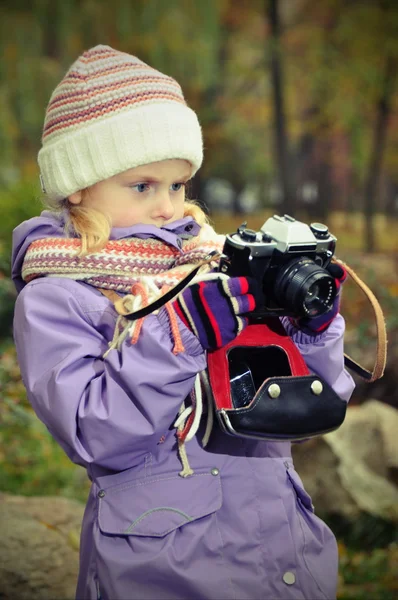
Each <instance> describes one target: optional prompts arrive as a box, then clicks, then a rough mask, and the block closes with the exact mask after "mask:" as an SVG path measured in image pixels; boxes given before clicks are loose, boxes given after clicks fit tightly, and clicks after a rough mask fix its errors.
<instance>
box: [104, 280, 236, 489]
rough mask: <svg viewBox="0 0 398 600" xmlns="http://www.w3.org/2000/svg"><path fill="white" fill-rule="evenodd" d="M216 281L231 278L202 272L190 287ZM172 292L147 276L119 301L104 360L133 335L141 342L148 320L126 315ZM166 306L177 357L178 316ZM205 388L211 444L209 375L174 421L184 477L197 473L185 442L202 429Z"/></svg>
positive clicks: (179, 345) (199, 379)
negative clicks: (127, 317) (131, 319)
mask: <svg viewBox="0 0 398 600" xmlns="http://www.w3.org/2000/svg"><path fill="white" fill-rule="evenodd" d="M214 279H228V276H227V275H224V274H223V273H218V272H215V273H201V274H198V275H196V277H195V278H194V279H193V280H192V282H191V283H190V285H192V283H196V282H198V281H210V280H214ZM169 289H170V286H167V285H164V286H163V287H162V288H161V290H159V288H158V287H157V286H156V285H155V283H154V282H153V281H152V279H150V278H146V277H144V276H143V277H141V281H140V282H137V283H135V284H134V285H133V286H132V288H131V293H130V294H127V295H126V296H124V297H120V298H119V299H118V300H117V301H116V302H115V308H116V310H117V312H118V313H119V316H118V318H117V320H116V325H115V331H114V334H113V338H112V341H111V342H109V348H108V350H107V351H106V352H105V354H104V356H103V357H104V358H106V356H107V355H108V354H109V352H110V351H111V350H113V349H117V350H120V347H121V345H122V343H123V342H124V340H125V339H126V338H127V336H128V335H129V336H130V342H131V344H136V343H137V342H138V339H139V336H140V333H141V330H142V325H143V322H144V319H145V318H146V317H142V318H141V319H137V320H136V321H133V323H131V321H130V320H128V319H126V318H125V315H127V314H131V313H133V312H136V311H137V310H139V309H140V308H142V307H145V306H148V304H150V303H151V302H153V301H154V300H156V299H157V298H158V297H159V296H162V295H163V294H165V293H166V292H167V291H168V290H169ZM164 307H165V309H166V311H167V314H168V318H169V323H170V329H171V335H172V339H173V342H174V346H173V354H175V355H177V354H179V353H180V352H184V351H185V348H184V344H183V342H182V338H181V332H180V328H179V324H178V320H177V315H176V312H175V309H174V307H173V304H172V301H170V302H167V303H166V304H165V305H164ZM156 312H158V311H155V312H154V313H152V314H156ZM202 386H203V388H204V392H205V398H206V400H207V421H206V428H205V432H204V434H203V438H202V446H203V447H205V446H206V445H207V443H208V441H209V438H210V434H211V431H212V428H213V423H214V413H213V403H212V393H211V388H210V383H209V379H208V376H207V372H206V371H201V372H200V373H198V374H197V375H196V377H195V384H194V388H193V390H192V392H191V394H190V397H191V405H190V406H188V407H186V406H185V402H183V403H182V404H181V407H180V410H179V413H178V417H177V419H176V421H175V422H174V427H175V428H176V429H177V442H178V453H179V457H180V460H181V464H182V470H181V471H180V473H179V475H180V476H181V477H189V476H190V475H193V473H194V471H193V469H192V468H191V466H190V464H189V460H188V456H187V451H186V447H185V443H186V442H189V441H190V440H192V438H193V437H194V436H195V435H196V433H197V431H198V429H199V425H200V421H201V418H202V416H203V395H202Z"/></svg>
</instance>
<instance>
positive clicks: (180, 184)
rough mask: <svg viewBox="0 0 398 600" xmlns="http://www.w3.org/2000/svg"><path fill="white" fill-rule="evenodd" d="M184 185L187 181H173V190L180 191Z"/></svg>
mask: <svg viewBox="0 0 398 600" xmlns="http://www.w3.org/2000/svg"><path fill="white" fill-rule="evenodd" d="M183 186H185V183H172V184H171V189H172V190H173V192H179V191H180V189H181V188H182V187H183Z"/></svg>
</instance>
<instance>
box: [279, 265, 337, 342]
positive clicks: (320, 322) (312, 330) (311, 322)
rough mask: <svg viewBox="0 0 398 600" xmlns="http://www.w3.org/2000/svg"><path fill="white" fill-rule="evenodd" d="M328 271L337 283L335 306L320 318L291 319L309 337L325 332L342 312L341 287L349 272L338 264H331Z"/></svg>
mask: <svg viewBox="0 0 398 600" xmlns="http://www.w3.org/2000/svg"><path fill="white" fill-rule="evenodd" d="M327 271H329V273H330V274H331V275H332V277H334V278H335V281H336V288H337V294H336V297H335V299H334V302H333V306H332V308H331V309H330V310H329V311H328V312H326V313H324V314H323V315H320V316H319V317H314V318H312V319H311V318H309V317H301V318H299V319H290V321H291V322H292V323H293V325H295V326H296V327H297V328H298V329H301V331H302V332H303V333H307V334H309V335H317V334H318V333H322V331H325V330H326V329H327V328H328V327H329V325H330V323H331V322H332V321H333V319H334V318H335V317H336V316H337V315H338V313H339V311H340V300H341V285H342V284H343V283H344V281H345V280H346V277H347V271H346V270H345V268H344V267H343V266H342V265H340V264H338V263H330V264H329V266H328V267H327Z"/></svg>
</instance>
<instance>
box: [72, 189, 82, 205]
mask: <svg viewBox="0 0 398 600" xmlns="http://www.w3.org/2000/svg"><path fill="white" fill-rule="evenodd" d="M82 199H83V193H82V191H81V190H79V191H78V192H74V193H73V194H71V195H70V196H69V197H68V200H69V202H70V203H71V204H80V203H81V201H82Z"/></svg>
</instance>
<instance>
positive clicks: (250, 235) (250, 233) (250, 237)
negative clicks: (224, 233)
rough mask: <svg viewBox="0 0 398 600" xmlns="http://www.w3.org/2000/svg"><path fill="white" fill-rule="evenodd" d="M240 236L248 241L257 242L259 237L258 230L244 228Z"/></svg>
mask: <svg viewBox="0 0 398 600" xmlns="http://www.w3.org/2000/svg"><path fill="white" fill-rule="evenodd" d="M240 236H241V238H242V240H245V241H246V242H255V241H256V239H257V232H256V231H254V229H243V230H242V231H241V232H240Z"/></svg>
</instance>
